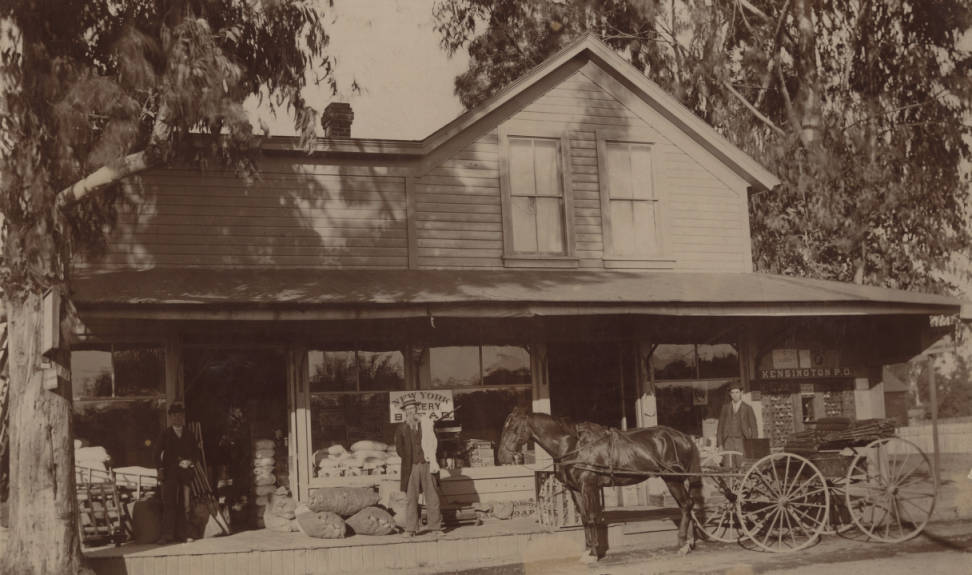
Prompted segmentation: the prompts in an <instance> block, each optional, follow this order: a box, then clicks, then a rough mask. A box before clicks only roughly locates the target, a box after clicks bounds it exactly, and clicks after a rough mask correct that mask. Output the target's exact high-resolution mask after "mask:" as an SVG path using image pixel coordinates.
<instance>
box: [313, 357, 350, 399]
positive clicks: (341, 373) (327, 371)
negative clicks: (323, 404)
mask: <svg viewBox="0 0 972 575" xmlns="http://www.w3.org/2000/svg"><path fill="white" fill-rule="evenodd" d="M307 370H308V375H309V376H310V390H311V391H312V392H315V391H354V390H355V387H356V386H355V379H356V374H355V371H356V369H355V360H354V352H353V351H320V350H316V349H315V350H311V351H308V352H307Z"/></svg>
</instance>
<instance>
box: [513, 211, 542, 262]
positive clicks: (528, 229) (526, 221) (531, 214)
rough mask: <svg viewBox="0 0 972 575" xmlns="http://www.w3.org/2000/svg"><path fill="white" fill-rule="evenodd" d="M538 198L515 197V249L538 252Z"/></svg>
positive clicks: (524, 251)
mask: <svg viewBox="0 0 972 575" xmlns="http://www.w3.org/2000/svg"><path fill="white" fill-rule="evenodd" d="M535 202H536V198H524V197H514V198H513V202H512V204H513V205H512V207H513V251H515V252H521V253H536V251H537V215H536V208H535V205H536V204H535Z"/></svg>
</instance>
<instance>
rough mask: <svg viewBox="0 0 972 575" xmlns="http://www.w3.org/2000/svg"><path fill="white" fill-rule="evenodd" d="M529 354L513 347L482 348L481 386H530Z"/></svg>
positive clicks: (486, 346)
mask: <svg viewBox="0 0 972 575" xmlns="http://www.w3.org/2000/svg"><path fill="white" fill-rule="evenodd" d="M531 383H532V380H531V378H530V352H528V351H527V350H526V349H525V348H522V347H519V346H513V345H505V346H492V345H485V346H483V385H530V384H531Z"/></svg>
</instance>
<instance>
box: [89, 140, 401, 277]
mask: <svg viewBox="0 0 972 575" xmlns="http://www.w3.org/2000/svg"><path fill="white" fill-rule="evenodd" d="M125 195H126V198H127V201H125V202H124V203H123V205H122V207H121V208H120V213H119V217H118V225H117V228H116V230H115V232H114V234H113V236H112V238H111V241H110V243H109V246H108V251H107V253H106V254H105V255H104V256H103V257H101V258H99V259H97V260H95V261H93V262H91V263H88V264H86V265H87V266H89V267H92V266H96V267H100V268H126V267H207V268H212V267H270V268H273V267H301V268H308V267H310V268H313V267H322V268H345V267H350V268H403V267H406V266H407V265H408V253H407V252H408V239H407V235H406V222H405V178H404V176H403V175H402V174H401V173H399V171H398V170H397V169H396V168H394V167H389V166H368V165H362V164H334V163H329V162H323V161H317V160H311V159H308V158H307V157H306V156H293V157H272V158H266V159H264V160H263V161H262V162H261V165H260V173H259V178H258V179H256V180H254V181H245V180H243V179H241V178H239V177H237V176H236V175H234V174H232V173H227V172H216V171H204V172H201V171H199V170H197V169H192V168H167V169H157V170H153V171H151V172H149V173H147V174H145V175H144V176H143V177H141V178H140V181H136V182H134V183H133V184H132V185H131V186H129V187H128V190H127V191H126V193H125Z"/></svg>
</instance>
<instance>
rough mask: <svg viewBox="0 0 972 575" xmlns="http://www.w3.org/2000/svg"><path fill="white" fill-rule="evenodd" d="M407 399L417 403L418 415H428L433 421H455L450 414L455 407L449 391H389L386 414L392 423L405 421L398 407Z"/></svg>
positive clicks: (403, 414)
mask: <svg viewBox="0 0 972 575" xmlns="http://www.w3.org/2000/svg"><path fill="white" fill-rule="evenodd" d="M408 398H411V399H414V400H415V401H416V402H418V412H419V415H428V416H429V418H430V419H433V420H439V419H445V420H452V419H455V417H454V416H453V413H452V412H453V411H454V410H455V407H454V406H453V403H452V390H451V389H445V390H441V391H433V390H425V389H422V390H415V391H390V392H388V401H389V406H388V412H389V414H390V415H391V422H392V423H400V422H402V421H405V412H403V411H402V408H401V407H400V406H401V405H402V402H403V401H405V399H408Z"/></svg>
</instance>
